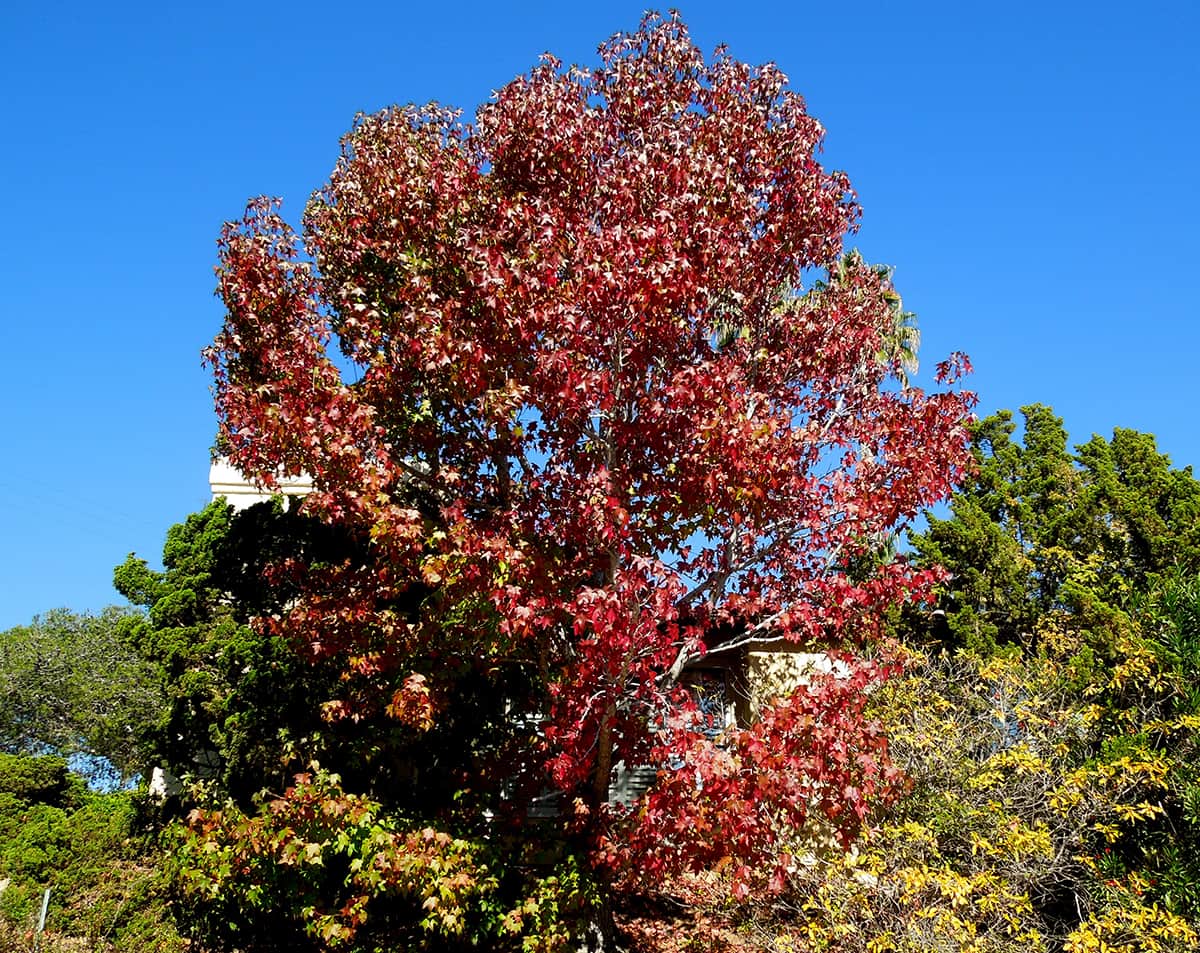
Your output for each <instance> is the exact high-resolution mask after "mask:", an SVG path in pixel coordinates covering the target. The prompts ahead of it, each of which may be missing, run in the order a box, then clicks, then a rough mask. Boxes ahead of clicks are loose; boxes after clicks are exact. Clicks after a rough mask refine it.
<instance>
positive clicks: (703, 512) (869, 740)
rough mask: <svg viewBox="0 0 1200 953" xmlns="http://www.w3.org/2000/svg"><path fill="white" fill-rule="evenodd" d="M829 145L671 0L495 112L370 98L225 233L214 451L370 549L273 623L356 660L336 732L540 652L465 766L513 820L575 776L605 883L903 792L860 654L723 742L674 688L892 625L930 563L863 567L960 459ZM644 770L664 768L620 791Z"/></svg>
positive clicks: (578, 803)
mask: <svg viewBox="0 0 1200 953" xmlns="http://www.w3.org/2000/svg"><path fill="white" fill-rule="evenodd" d="M822 136H823V129H822V127H821V125H820V124H819V123H818V122H817V121H816V120H815V119H813V118H811V117H810V116H809V115H808V114H807V112H806V111H805V106H804V102H803V100H802V99H801V97H800V96H798V95H797V94H795V93H793V92H791V91H789V90H788V89H787V87H786V78H785V77H784V76H783V75H782V73H781V72H780V71H779V70H778V69H777V68H775V67H774V66H772V65H766V66H761V67H757V68H755V67H750V66H747V65H745V64H742V63H740V62H737V61H736V60H734V59H732V58H731V57H730V56H729V55H728V54H727V53H726V52H725V51H724V50H723V49H721V50H718V51H717V52H716V53H715V54H714V56H713V57H712V58H711V59H709V60H707V61H706V59H705V57H704V56H703V55H702V54H701V53H700V51H699V50H698V49H697V48H696V47H695V46H694V45H693V44H692V43H691V41H690V40H689V37H688V34H687V31H686V29H685V27H684V26H683V24H682V23H681V22H680V21H679V20H678V19H676V18H670V19H662V18H659V17H656V16H650V17H648V18H647V19H646V20H645V21H644V22H643V24H642V26H641V28H640V29H639V30H638V31H637V32H635V33H631V34H619V35H617V36H615V37H614V38H613V39H612V40H610V41H609V42H607V43H606V44H604V45H603V46H602V47H601V50H600V65H599V66H598V67H597V68H595V69H583V68H579V67H572V68H569V69H566V68H563V67H562V66H561V64H560V63H559V62H558V61H557V60H555V59H554V58H552V57H550V56H546V57H545V58H544V59H543V60H542V62H541V64H540V65H538V66H537V67H536V68H534V69H533V70H532V71H531V72H530V73H529V74H528V75H526V76H523V77H519V78H518V79H516V80H514V81H513V82H511V83H509V84H508V85H507V86H505V87H504V88H503V89H501V90H500V91H499V92H498V93H496V94H495V95H494V96H493V98H492V99H491V100H490V101H489V102H488V103H487V104H485V105H484V106H482V107H481V108H480V109H479V110H478V112H477V113H476V116H475V120H474V122H471V123H467V122H464V121H463V120H462V119H460V114H459V113H457V112H455V111H452V110H449V109H443V108H440V107H435V106H428V107H422V108H415V107H403V108H390V109H386V110H384V111H382V112H380V113H377V114H375V115H371V116H363V117H360V118H359V119H358V120H357V121H356V123H355V125H354V127H353V129H352V130H351V131H350V132H349V133H348V134H347V136H346V137H345V138H344V140H343V142H342V152H341V157H340V159H339V160H338V162H337V165H336V168H335V170H334V172H333V175H332V177H331V179H330V181H329V183H328V184H327V185H326V186H325V187H324V188H322V189H321V190H320V191H318V192H317V193H315V194H314V196H313V197H312V199H311V201H310V203H309V205H308V208H307V211H306V213H305V217H304V231H303V235H302V236H296V235H294V234H293V232H292V231H291V230H290V229H289V227H288V226H287V225H286V224H285V222H284V220H283V219H282V217H280V215H279V214H278V212H277V211H276V206H275V203H273V202H271V201H267V200H257V201H254V202H252V203H251V204H250V206H249V208H248V210H247V212H246V215H245V217H244V218H243V219H242V220H241V221H240V222H236V223H231V224H230V225H228V226H227V227H226V229H225V231H224V233H223V236H222V238H221V242H220V253H221V262H220V268H219V278H220V294H221V296H222V298H223V299H224V302H225V305H226V307H227V309H228V317H227V321H226V325H225V327H224V330H222V332H221V333H220V335H219V336H218V337H217V339H216V342H215V344H214V345H213V347H212V348H211V350H210V351H209V352H208V360H209V362H210V363H211V365H212V367H213V369H214V371H215V375H216V403H217V411H218V415H219V417H220V421H221V435H222V441H223V444H224V446H225V447H226V448H227V452H228V454H229V455H230V457H231V458H232V459H233V461H234V462H235V463H236V465H237V466H238V467H240V468H241V469H242V470H243V471H244V472H245V473H246V474H248V475H249V476H251V477H253V478H254V479H256V480H259V481H261V482H262V483H264V484H266V485H267V486H271V485H273V482H274V480H275V479H276V478H277V475H279V474H281V473H289V474H294V473H299V472H301V471H303V472H305V473H308V474H310V475H311V476H312V478H313V481H314V486H315V488H316V489H315V492H314V493H313V494H312V495H311V496H310V497H308V499H307V501H306V503H305V509H306V511H307V512H308V513H310V514H313V515H316V516H318V517H319V518H321V519H323V520H326V521H328V522H330V523H336V524H342V525H344V526H346V527H348V528H351V529H352V530H353V531H355V532H357V533H360V534H361V535H362V536H363V537H364V538H369V540H370V548H371V553H372V556H371V559H370V560H369V561H367V562H365V563H363V562H360V563H356V564H352V563H346V564H344V565H336V566H326V567H323V568H320V569H312V568H309V569H303V567H297V566H294V565H293V566H291V567H290V569H291V570H293V571H295V572H296V573H298V574H299V575H300V576H301V577H302V578H303V591H302V594H301V595H300V596H299V597H298V598H297V599H296V600H295V601H294V602H293V603H292V604H291V606H290V608H289V609H288V610H287V611H286V612H284V613H281V614H279V615H277V616H275V617H273V618H271V619H269V620H266V621H265V622H264V624H266V625H269V626H272V627H274V628H275V629H276V630H278V631H279V632H282V633H285V634H287V635H288V636H290V637H291V638H293V639H294V640H295V643H296V644H297V645H298V646H302V647H303V648H304V650H305V651H306V652H309V653H311V654H312V655H313V656H316V657H328V656H335V657H337V658H340V659H342V660H344V663H345V677H344V679H343V682H342V685H343V689H344V691H343V692H342V693H341V694H340V695H339V697H337V698H332V699H326V700H324V702H325V706H326V713H327V715H328V717H329V718H331V719H339V718H340V719H346V718H350V719H353V718H357V717H361V716H362V715H363V714H364V713H366V712H368V711H378V710H380V709H383V708H386V709H388V710H389V711H391V712H392V714H393V715H394V717H395V718H396V719H397V721H398V723H399V724H401V725H403V726H407V730H409V731H411V732H413V733H414V734H419V733H420V732H422V731H424V730H426V729H427V727H428V726H430V725H432V724H435V723H436V722H437V721H438V720H439V719H440V718H442V717H448V716H449V715H450V714H451V713H450V712H449V711H448V708H447V706H448V705H449V701H448V699H451V698H453V697H454V691H453V684H452V683H453V680H455V679H457V678H459V676H460V674H461V672H462V671H463V670H464V668H474V669H477V670H487V671H489V672H495V671H509V672H519V673H520V674H521V677H520V678H519V679H516V680H515V681H516V683H518V684H521V685H523V686H525V687H524V688H523V689H522V690H521V691H519V692H514V693H513V694H512V696H511V697H509V698H508V699H507V700H506V702H505V705H504V707H505V708H506V709H507V714H508V717H509V718H511V719H513V721H514V722H516V723H522V724H530V725H532V724H535V723H536V725H537V728H536V730H531V731H528V732H527V733H526V735H525V736H524V739H525V740H524V742H523V747H522V748H521V749H520V750H519V751H515V752H509V753H508V754H506V755H505V757H504V759H503V766H504V769H503V770H497V769H496V767H495V765H493V766H492V767H488V768H485V767H484V766H483V765H482V763H481V764H480V765H478V766H477V767H478V772H477V773H476V774H473V775H471V774H465V775H464V776H463V777H462V780H461V784H462V787H463V789H464V790H467V789H469V790H471V791H473V792H478V791H481V790H485V789H486V790H494V791H495V792H496V794H495V799H494V803H493V805H492V806H491V807H489V809H488V811H487V816H488V817H492V818H495V817H501V816H507V817H509V818H510V820H512V822H513V823H520V821H521V819H522V818H524V817H525V816H526V814H527V812H528V805H529V801H528V800H527V799H526V795H524V794H522V793H521V790H522V789H521V788H520V787H519V784H518V781H517V780H514V779H523V780H522V781H521V783H524V782H526V781H527V782H528V783H529V784H530V785H531V787H530V789H529V790H533V791H536V790H537V789H539V788H540V789H543V790H544V789H546V788H550V789H552V790H556V791H558V792H561V794H562V795H563V797H562V798H561V801H560V803H561V805H562V807H561V811H560V823H562V824H563V825H566V827H567V828H569V830H570V832H571V833H572V835H573V836H575V838H576V842H577V843H581V844H585V845H586V850H587V851H589V852H590V854H589V856H590V858H591V861H592V863H593V864H595V865H597V866H596V869H599V870H607V871H608V872H609V873H608V874H607V875H606V876H608V877H610V878H615V879H619V878H620V877H621V876H624V875H625V873H627V872H628V870H629V866H628V864H629V858H630V856H631V852H634V851H636V854H637V858H638V866H637V870H638V872H639V873H641V874H643V875H644V874H651V875H657V874H659V873H662V872H665V871H666V872H669V871H673V870H681V869H686V868H689V867H694V866H697V865H703V864H709V863H719V862H720V861H721V860H722V858H729V860H730V861H732V865H730V863H729V861H727V862H726V864H725V865H724V866H725V867H726V868H729V867H730V866H732V869H734V870H736V871H740V872H741V873H740V878H741V880H742V881H746V882H748V880H749V878H750V877H751V872H752V871H768V872H769V871H772V870H774V869H776V868H777V867H778V866H779V865H781V864H783V863H786V858H785V857H784V856H783V854H782V853H781V851H782V850H783V849H784V847H781V845H780V844H779V839H780V837H781V836H783V832H787V831H789V830H790V831H795V830H798V829H800V828H802V826H803V825H804V823H805V822H806V821H807V820H808V819H810V817H811V816H813V815H821V816H823V817H824V818H826V819H827V820H828V821H829V822H831V823H832V827H833V829H834V830H835V831H837V832H838V833H840V834H843V835H849V834H850V833H851V832H852V831H853V829H854V827H855V825H856V824H857V823H858V822H859V819H861V818H862V817H863V816H864V814H865V812H866V811H867V809H868V804H869V802H870V800H871V798H872V797H876V796H878V797H882V796H883V795H884V792H885V791H886V790H887V788H888V786H889V784H890V783H891V775H890V774H889V773H888V771H887V769H886V757H885V751H884V744H883V742H882V739H880V738H879V737H877V736H876V735H875V734H874V733H873V731H872V729H871V728H870V726H869V725H865V724H863V723H862V719H861V718H860V717H859V714H858V712H859V710H860V705H859V704H858V703H857V702H856V698H857V697H858V695H859V693H860V690H861V689H862V687H863V685H864V684H865V682H866V681H867V680H869V679H870V678H872V677H874V674H875V673H873V672H872V671H870V670H868V669H866V668H865V667H857V668H855V670H854V674H853V675H852V676H851V677H849V678H847V679H842V680H838V681H834V682H830V683H828V684H827V685H826V686H825V687H824V688H822V689H820V690H817V689H815V688H814V689H813V690H810V691H803V692H800V693H797V694H796V695H794V696H792V697H790V698H787V699H785V700H784V701H783V702H782V703H781V704H780V705H779V706H778V707H777V708H776V709H774V710H772V711H770V712H768V713H767V714H766V716H765V717H764V718H763V719H762V720H761V722H760V723H759V724H758V725H756V726H754V727H751V728H746V729H743V730H740V731H737V732H732V733H730V734H729V735H728V736H727V737H726V744H724V745H723V746H722V747H714V746H713V745H712V743H711V742H710V741H708V739H707V737H706V736H705V735H704V733H703V732H702V731H693V730H690V729H691V728H693V727H696V725H695V722H696V720H697V717H698V716H696V715H695V706H694V705H693V703H692V702H691V701H690V699H689V696H688V695H687V693H686V692H684V691H683V690H682V689H680V687H679V679H680V675H681V673H682V672H684V671H685V669H686V668H687V666H688V665H689V664H691V663H692V662H694V661H696V660H697V659H699V658H701V657H702V656H704V655H706V654H707V655H708V656H710V657H712V656H713V655H714V654H717V653H731V652H733V651H735V650H736V649H738V648H740V647H744V646H746V645H748V644H750V643H751V642H753V641H757V642H772V641H774V642H778V643H782V642H788V641H790V642H818V643H821V644H831V643H837V642H839V641H840V640H842V639H844V638H846V637H848V636H853V637H854V638H859V639H861V638H865V637H869V636H870V634H871V633H872V632H874V631H875V630H876V627H877V622H878V620H879V619H880V615H881V613H882V612H883V610H884V609H885V608H886V607H888V606H890V605H893V604H895V603H896V602H898V601H901V600H905V599H909V598H913V597H914V596H919V595H920V594H922V593H924V592H925V591H926V588H927V586H928V585H929V583H930V581H931V576H930V574H929V573H926V572H918V571H916V570H914V569H913V568H911V567H910V566H909V565H908V564H907V563H906V562H905V561H904V560H903V559H894V560H891V561H886V560H871V559H867V558H864V557H866V556H869V555H870V553H872V552H874V551H876V550H878V548H879V546H880V541H881V540H883V539H884V538H886V537H887V536H888V534H890V533H892V532H893V531H894V530H895V528H896V527H897V526H898V525H899V524H902V523H903V522H904V521H905V520H907V519H909V518H910V517H912V516H913V515H914V514H915V513H916V512H918V511H919V510H920V509H921V508H923V507H926V506H929V505H931V504H932V503H934V502H936V501H938V500H940V499H942V498H943V497H944V496H946V494H947V493H948V491H949V489H950V488H951V486H952V484H954V482H955V481H956V480H958V479H959V478H960V477H961V476H962V475H963V473H964V467H966V466H967V465H968V461H969V454H968V436H967V432H966V430H965V428H964V423H965V421H966V420H967V418H968V416H969V409H970V406H971V402H972V398H971V396H970V395H969V394H967V393H963V392H959V391H956V390H954V389H953V388H950V389H947V390H946V391H945V392H939V393H925V392H922V391H921V390H919V389H916V388H913V387H909V386H907V378H906V377H905V373H904V366H905V364H906V362H907V361H908V359H909V358H910V357H911V352H910V350H909V345H910V344H911V334H910V332H911V327H910V325H909V319H910V317H911V316H910V315H908V314H907V313H906V312H904V311H903V309H902V308H901V306H900V299H899V297H898V296H897V294H896V292H895V291H894V289H893V287H892V285H891V281H890V273H889V272H888V271H887V270H886V269H880V268H876V267H872V266H869V265H867V264H866V263H865V262H864V261H863V260H862V259H861V257H860V256H858V255H857V254H855V253H849V254H844V253H843V239H844V238H845V236H846V235H847V233H848V232H850V231H852V230H853V228H854V227H855V223H856V220H857V217H858V214H859V209H858V206H857V204H856V202H855V198H854V194H853V192H852V191H851V189H850V185H849V182H848V179H847V178H846V177H845V176H844V175H843V174H841V173H839V172H830V171H826V170H825V169H824V168H822V166H821V165H820V164H819V163H818V161H817V159H816V153H817V151H818V149H819V145H820V142H821V139H822ZM818 274H819V275H821V277H822V280H820V281H818V282H814V283H813V284H812V286H811V287H809V288H808V289H807V290H806V288H805V286H804V284H803V279H804V277H805V276H806V275H818ZM334 344H336V347H337V348H338V349H340V356H339V355H338V354H335V353H331V347H332V346H333V345H334ZM965 364H966V362H965V359H963V358H961V356H958V355H955V356H952V357H951V359H950V360H948V361H947V362H945V363H944V364H943V365H941V366H940V369H939V382H940V383H949V384H952V383H953V382H954V379H955V378H956V377H957V375H958V374H959V373H960V372H961V371H962V370H963V369H964V367H965ZM864 567H874V568H870V569H867V568H864ZM281 571H285V570H281ZM622 761H624V762H625V763H627V764H657V765H663V766H664V770H663V771H662V772H661V773H660V783H659V784H658V785H657V786H656V787H655V788H653V789H651V791H650V792H649V793H648V794H647V795H646V796H645V798H643V800H642V802H641V803H640V804H639V805H638V806H637V808H636V809H634V810H632V811H630V810H626V809H623V808H621V807H619V806H618V805H614V804H611V803H609V798H608V791H609V788H610V782H611V780H612V775H613V771H614V766H615V765H617V764H618V763H619V762H622ZM667 765H672V766H676V767H675V769H669V768H667V767H666V766H667ZM680 765H685V766H686V767H685V768H683V767H678V766H680ZM449 813H450V811H449V806H448V807H447V812H446V815H447V816H449ZM445 823H446V824H449V823H450V822H449V821H446V822H445ZM492 823H499V821H496V820H493V821H492ZM435 826H436V825H435ZM735 879H737V878H735Z"/></svg>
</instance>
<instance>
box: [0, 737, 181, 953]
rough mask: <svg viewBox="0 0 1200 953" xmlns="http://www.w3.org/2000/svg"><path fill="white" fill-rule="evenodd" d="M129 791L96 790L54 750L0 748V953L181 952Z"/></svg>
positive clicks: (163, 888)
mask: <svg viewBox="0 0 1200 953" xmlns="http://www.w3.org/2000/svg"><path fill="white" fill-rule="evenodd" d="M140 826H141V825H140V822H139V816H138V807H137V803H136V799H135V795H134V794H133V793H132V792H128V791H122V792H115V793H110V794H99V793H96V792H94V791H89V790H88V789H87V786H86V785H85V784H84V782H83V780H82V779H81V778H80V777H79V776H78V775H74V774H72V773H71V772H69V771H68V770H67V765H66V762H65V761H63V760H62V759H59V758H50V757H38V758H34V757H19V756H14V755H0V883H3V884H4V889H3V891H0V953H8V951H10V950H11V951H17V950H22V951H23V950H27V949H32V943H33V931H34V927H35V925H36V923H37V919H38V914H39V912H40V909H41V904H42V897H43V892H44V891H45V890H46V889H47V888H49V889H50V905H49V912H48V916H47V920H46V932H45V934H44V935H43V937H42V938H41V941H40V949H41V950H42V951H44V953H53V951H60V950H61V951H68V950H69V951H77V950H78V951H83V950H86V951H89V953H108V951H110V950H111V951H115V950H138V951H139V953H141V951H144V953H178V951H181V950H184V949H186V948H187V945H186V943H185V942H184V940H183V939H182V938H181V937H180V935H179V933H178V931H177V930H176V928H175V925H174V922H173V920H172V918H171V916H170V913H169V910H168V908H167V893H166V885H165V880H164V878H163V875H162V872H161V870H160V868H159V866H158V864H157V852H156V851H155V850H154V848H153V847H152V846H151V845H149V843H148V842H147V841H146V840H145V838H144V837H143V836H142V833H141V831H140Z"/></svg>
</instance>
